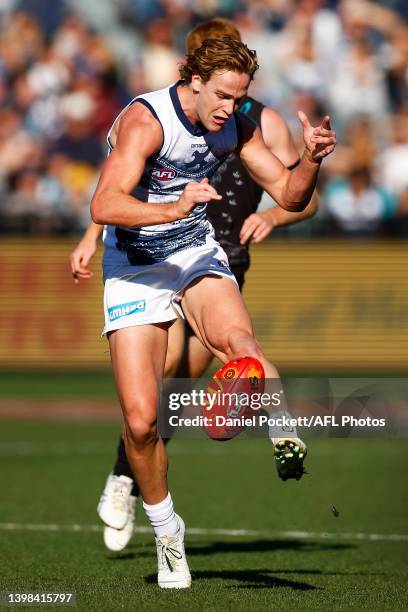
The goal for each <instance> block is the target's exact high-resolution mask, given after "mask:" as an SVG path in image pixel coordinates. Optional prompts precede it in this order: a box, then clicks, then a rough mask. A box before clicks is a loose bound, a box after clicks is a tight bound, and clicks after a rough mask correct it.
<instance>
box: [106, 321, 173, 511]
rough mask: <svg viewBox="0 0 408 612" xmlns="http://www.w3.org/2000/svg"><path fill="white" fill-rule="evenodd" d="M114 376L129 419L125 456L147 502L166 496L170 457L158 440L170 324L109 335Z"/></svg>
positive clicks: (136, 328)
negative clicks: (157, 425)
mask: <svg viewBox="0 0 408 612" xmlns="http://www.w3.org/2000/svg"><path fill="white" fill-rule="evenodd" d="M109 346H110V352H111V359H112V366H113V372H114V376H115V381H116V387H117V391H118V395H119V400H120V403H121V406H122V411H123V416H124V439H125V446H126V454H127V457H128V460H129V463H130V465H131V468H132V471H133V474H134V476H135V477H136V480H137V483H138V485H139V488H140V491H141V493H142V496H143V499H144V500H145V501H146V503H150V504H154V503H158V502H159V501H161V500H162V499H164V497H165V496H166V495H167V457H166V451H165V449H164V445H163V442H162V440H160V439H159V438H158V437H157V431H156V420H157V406H158V402H159V393H160V382H161V379H162V376H163V369H164V362H165V355H166V350H167V325H163V324H161V325H140V326H134V327H126V328H124V329H118V330H116V331H114V332H112V333H111V334H109Z"/></svg>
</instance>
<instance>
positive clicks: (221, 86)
mask: <svg viewBox="0 0 408 612" xmlns="http://www.w3.org/2000/svg"><path fill="white" fill-rule="evenodd" d="M249 81H250V78H249V75H248V74H243V73H241V72H235V71H232V70H228V71H216V72H214V73H213V74H212V75H211V78H210V80H209V81H207V82H206V83H203V82H202V81H201V79H200V77H199V76H196V75H193V78H192V86H193V90H194V91H195V92H196V93H198V95H197V98H196V110H197V114H198V116H199V119H200V121H201V123H202V124H203V125H204V127H206V128H207V130H209V131H210V132H219V131H220V130H221V129H222V126H223V125H224V123H225V122H226V121H228V119H229V118H230V117H231V115H232V114H233V112H234V110H236V108H237V106H238V104H239V102H240V99H241V98H242V97H243V96H245V95H246V93H247V90H248V86H249Z"/></svg>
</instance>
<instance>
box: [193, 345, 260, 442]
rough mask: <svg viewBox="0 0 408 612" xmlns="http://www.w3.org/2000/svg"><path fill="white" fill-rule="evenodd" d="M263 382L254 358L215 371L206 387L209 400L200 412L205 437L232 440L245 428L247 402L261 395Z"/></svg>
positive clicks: (233, 361) (238, 360) (234, 361)
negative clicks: (258, 394) (204, 418)
mask: <svg viewBox="0 0 408 612" xmlns="http://www.w3.org/2000/svg"><path fill="white" fill-rule="evenodd" d="M264 379H265V372H264V369H263V367H262V364H261V362H260V361H258V359H255V357H239V358H237V359H234V360H232V361H229V362H228V363H227V364H226V365H225V366H223V367H222V368H221V369H220V370H218V372H216V373H215V374H214V376H213V378H212V380H211V382H210V384H209V385H208V387H207V394H208V395H209V397H211V400H210V399H209V400H208V403H207V405H205V406H202V408H201V414H202V416H203V417H206V420H205V422H204V425H203V429H204V431H205V433H206V434H207V435H208V436H209V437H210V438H212V439H213V440H219V441H224V440H230V439H231V438H235V436H237V435H238V434H239V433H240V432H241V431H242V430H243V429H244V428H245V424H244V423H243V422H242V420H243V419H245V416H246V415H247V414H248V412H249V410H248V408H249V406H248V398H249V397H250V395H251V394H252V393H263V390H264V385H265V382H264ZM214 396H215V399H213V398H214Z"/></svg>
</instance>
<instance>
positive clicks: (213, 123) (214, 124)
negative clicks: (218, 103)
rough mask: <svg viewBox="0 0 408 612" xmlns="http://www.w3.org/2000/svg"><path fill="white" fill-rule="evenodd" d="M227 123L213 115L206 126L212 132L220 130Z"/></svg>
mask: <svg viewBox="0 0 408 612" xmlns="http://www.w3.org/2000/svg"><path fill="white" fill-rule="evenodd" d="M224 125H225V121H222V120H220V119H215V118H214V117H211V118H210V120H209V122H208V125H206V128H207V130H208V131H210V132H220V131H221V130H222V128H223V127H224Z"/></svg>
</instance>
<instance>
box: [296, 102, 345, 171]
mask: <svg viewBox="0 0 408 612" xmlns="http://www.w3.org/2000/svg"><path fill="white" fill-rule="evenodd" d="M298 117H299V120H300V122H301V124H302V125H303V139H304V141H305V145H306V149H307V151H308V153H309V156H310V158H311V159H312V160H313V161H315V162H321V161H322V159H323V158H324V157H326V156H327V155H330V153H332V152H333V151H334V147H335V146H336V132H334V131H333V130H332V129H331V126H330V117H329V116H328V115H326V116H325V117H324V119H323V121H322V122H321V124H320V125H319V126H318V127H313V126H311V125H310V122H309V119H308V118H307V115H306V114H305V113H304V112H303V111H298Z"/></svg>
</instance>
